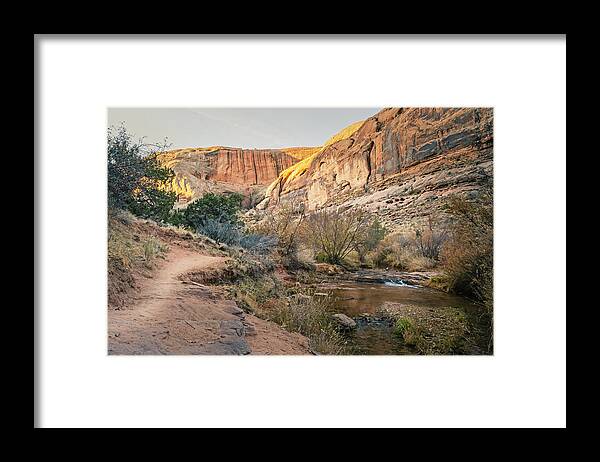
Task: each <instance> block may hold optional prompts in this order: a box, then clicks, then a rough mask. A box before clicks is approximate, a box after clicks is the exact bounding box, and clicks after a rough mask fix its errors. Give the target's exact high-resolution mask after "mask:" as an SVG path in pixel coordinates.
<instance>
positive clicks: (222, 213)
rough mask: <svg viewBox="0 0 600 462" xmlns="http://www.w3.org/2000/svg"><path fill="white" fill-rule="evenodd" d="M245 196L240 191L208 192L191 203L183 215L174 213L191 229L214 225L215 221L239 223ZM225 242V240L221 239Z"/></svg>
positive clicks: (235, 224) (234, 224) (234, 225)
mask: <svg viewBox="0 0 600 462" xmlns="http://www.w3.org/2000/svg"><path fill="white" fill-rule="evenodd" d="M242 199H243V196H242V195H241V194H238V193H231V194H214V193H207V194H205V195H204V196H202V197H201V198H199V199H197V200H195V201H193V202H192V203H190V204H189V205H188V206H187V207H186V209H185V210H184V211H183V212H182V215H174V216H175V217H176V218H177V219H178V220H180V221H183V224H184V225H185V226H187V227H189V228H190V229H199V228H201V227H205V226H208V227H212V226H213V225H214V223H215V222H220V223H229V224H231V225H233V227H236V226H237V225H238V212H239V211H240V209H241V207H242ZM220 242H225V241H220Z"/></svg>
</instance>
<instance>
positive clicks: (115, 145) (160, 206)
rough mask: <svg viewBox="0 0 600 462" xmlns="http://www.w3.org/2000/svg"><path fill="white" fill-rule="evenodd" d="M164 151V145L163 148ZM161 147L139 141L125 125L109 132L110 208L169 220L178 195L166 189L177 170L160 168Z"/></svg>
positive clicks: (160, 219) (144, 216) (111, 128)
mask: <svg viewBox="0 0 600 462" xmlns="http://www.w3.org/2000/svg"><path fill="white" fill-rule="evenodd" d="M163 148H164V146H163ZM160 149H161V147H159V146H157V145H151V144H145V143H144V142H143V139H141V140H139V141H135V140H134V139H133V136H132V135H131V134H130V133H129V132H128V131H127V129H126V128H125V126H123V125H121V126H119V127H110V128H109V129H108V149H107V153H108V154H107V169H108V207H109V210H111V211H114V210H118V209H126V210H129V211H131V212H132V213H133V214H135V215H138V216H141V217H143V218H152V219H154V220H158V221H164V220H167V219H168V217H169V213H170V210H171V209H172V207H173V204H174V203H175V201H176V200H177V195H176V194H175V193H173V192H167V191H166V190H165V185H166V183H167V182H168V181H169V180H170V179H171V178H172V177H173V175H174V174H173V171H172V170H171V169H168V168H164V167H162V166H161V165H160V163H159V161H158V159H157V153H158V151H159V150H160Z"/></svg>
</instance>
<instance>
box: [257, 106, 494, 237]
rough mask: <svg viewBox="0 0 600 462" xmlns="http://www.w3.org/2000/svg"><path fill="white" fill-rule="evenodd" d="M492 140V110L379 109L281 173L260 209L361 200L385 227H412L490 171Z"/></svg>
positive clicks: (475, 187) (355, 203)
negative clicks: (294, 170)
mask: <svg viewBox="0 0 600 462" xmlns="http://www.w3.org/2000/svg"><path fill="white" fill-rule="evenodd" d="M492 144H493V110H492V109H491V108H458V109H456V108H388V109H384V110H382V111H381V112H379V113H378V114H376V115H375V116H373V117H370V118H369V119H367V120H365V121H364V122H363V123H362V124H361V125H360V127H359V128H358V129H357V130H355V131H352V132H351V133H350V134H349V135H348V136H347V137H342V139H339V140H338V141H336V142H334V143H332V144H330V145H328V146H327V145H326V146H325V147H324V148H323V149H321V150H320V151H319V152H317V153H316V154H315V155H314V156H313V157H312V158H310V159H305V161H303V162H304V163H305V164H306V163H308V162H306V161H310V162H309V164H310V165H308V166H306V165H305V168H304V169H303V170H302V172H301V173H300V174H298V175H295V176H294V175H292V176H290V175H284V174H282V175H280V176H279V178H278V179H277V180H276V181H275V182H274V183H273V184H272V185H271V186H270V187H269V188H268V190H267V197H266V199H265V201H263V203H262V204H261V207H263V208H268V207H276V206H277V205H278V204H280V203H282V202H285V201H301V202H303V203H304V205H305V207H306V208H307V209H308V210H309V211H313V210H316V209H321V208H328V207H335V208H336V209H337V210H339V209H340V208H341V209H342V210H345V209H347V208H349V207H356V206H361V207H364V208H366V209H367V210H369V211H370V212H372V213H373V214H375V215H377V216H378V217H379V218H380V219H381V221H382V222H383V223H384V225H386V226H387V227H388V228H391V229H399V228H410V227H412V226H413V225H415V224H418V223H422V222H424V221H425V220H427V218H428V217H429V216H432V215H443V213H442V205H443V200H442V199H444V198H445V197H447V196H449V195H452V194H467V195H468V194H470V193H472V192H474V191H477V190H478V189H480V188H481V186H482V184H483V183H485V182H486V181H488V180H489V179H490V178H491V177H492V158H493V153H492ZM284 173H285V172H284Z"/></svg>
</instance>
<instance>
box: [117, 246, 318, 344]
mask: <svg viewBox="0 0 600 462" xmlns="http://www.w3.org/2000/svg"><path fill="white" fill-rule="evenodd" d="M225 264H226V259H225V258H223V257H213V256H209V255H202V254H200V253H198V252H195V251H192V250H188V249H183V248H180V247H176V246H174V247H173V248H172V250H171V251H170V252H169V254H168V256H167V259H166V261H164V262H162V264H161V265H160V267H159V268H158V269H157V270H156V271H155V273H154V275H153V277H151V278H145V279H144V278H140V280H139V281H138V286H139V290H138V291H137V293H136V295H135V296H133V297H131V299H130V303H129V304H127V305H125V306H124V307H122V308H120V309H110V308H109V311H108V353H109V354H117V355H119V354H121V355H135V354H214V355H222V354H234V355H239V354H243V355H245V354H250V353H253V354H308V353H309V349H308V344H307V342H306V339H305V338H304V337H302V336H300V335H298V334H292V333H290V332H287V331H285V330H284V329H282V328H281V327H279V326H277V325H276V324H274V323H271V322H267V321H264V320H262V319H259V318H256V317H255V316H252V315H250V314H246V313H244V312H243V311H242V310H241V309H240V308H238V306H237V305H236V303H235V302H234V301H231V300H226V299H225V298H224V293H223V292H222V289H220V288H218V287H216V286H202V285H196V284H193V283H189V282H184V280H182V279H180V277H181V276H183V275H185V274H186V273H189V272H192V271H199V270H206V269H216V270H218V268H221V267H224V266H225ZM183 279H185V278H183Z"/></svg>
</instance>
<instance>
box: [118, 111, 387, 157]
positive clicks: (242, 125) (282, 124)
mask: <svg viewBox="0 0 600 462" xmlns="http://www.w3.org/2000/svg"><path fill="white" fill-rule="evenodd" d="M381 109H382V108H260V109H254V108H243V109H234V108H109V110H108V125H109V126H110V125H120V124H121V122H124V123H125V126H126V127H127V129H128V130H129V132H131V133H132V134H133V135H134V136H135V137H136V138H141V137H143V136H145V137H146V140H145V141H146V142H148V143H158V142H162V141H163V140H164V138H165V137H166V138H168V144H169V145H170V147H171V149H179V148H187V147H202V146H231V147H240V148H248V149H252V148H258V149H263V148H284V147H293V146H320V145H321V144H323V143H324V142H325V141H326V140H327V139H328V138H329V137H331V136H333V135H335V134H336V133H337V132H338V131H340V130H341V129H342V128H344V127H346V126H348V125H350V124H351V123H353V122H357V121H359V120H363V119H366V118H367V117H370V116H372V115H374V114H376V113H377V112H379V111H380V110H381Z"/></svg>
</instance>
